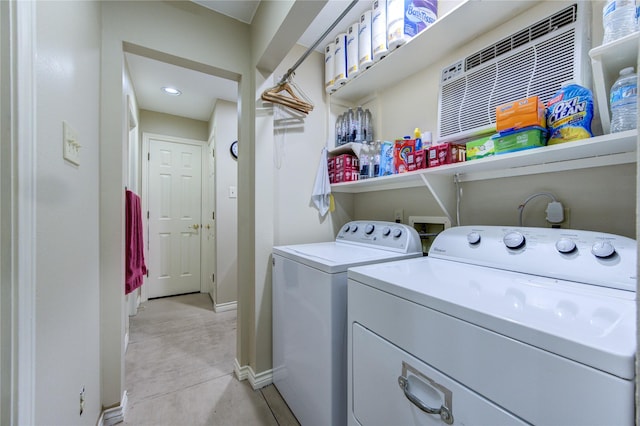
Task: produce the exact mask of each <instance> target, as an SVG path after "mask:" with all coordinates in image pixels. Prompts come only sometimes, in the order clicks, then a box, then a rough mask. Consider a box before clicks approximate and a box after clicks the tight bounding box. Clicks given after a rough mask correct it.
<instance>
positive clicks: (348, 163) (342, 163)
mask: <svg viewBox="0 0 640 426" xmlns="http://www.w3.org/2000/svg"><path fill="white" fill-rule="evenodd" d="M334 159H335V163H336V165H335V169H336V170H337V171H338V170H346V169H349V170H353V169H358V170H359V167H358V157H356V156H355V155H352V154H342V155H338V156H336V157H334Z"/></svg>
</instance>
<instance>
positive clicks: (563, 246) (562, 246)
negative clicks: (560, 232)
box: [556, 238, 576, 253]
mask: <svg viewBox="0 0 640 426" xmlns="http://www.w3.org/2000/svg"><path fill="white" fill-rule="evenodd" d="M575 249H576V242H575V241H573V240H571V239H569V238H560V239H559V240H558V241H556V250H558V251H559V252H560V253H571V252H572V251H574V250H575Z"/></svg>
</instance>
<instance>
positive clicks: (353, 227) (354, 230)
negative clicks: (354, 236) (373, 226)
mask: <svg viewBox="0 0 640 426" xmlns="http://www.w3.org/2000/svg"><path fill="white" fill-rule="evenodd" d="M351 232H353V233H355V232H358V225H353V226H352V227H351Z"/></svg>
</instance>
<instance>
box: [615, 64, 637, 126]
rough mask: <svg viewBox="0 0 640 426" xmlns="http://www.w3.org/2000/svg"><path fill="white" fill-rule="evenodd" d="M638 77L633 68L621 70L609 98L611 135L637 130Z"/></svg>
mask: <svg viewBox="0 0 640 426" xmlns="http://www.w3.org/2000/svg"><path fill="white" fill-rule="evenodd" d="M637 102H638V76H637V75H636V73H634V72H633V68H632V67H629V68H624V69H622V70H620V75H619V77H618V79H617V80H616V82H615V83H613V86H612V87H611V94H610V96H609V105H610V107H611V133H616V132H624V131H625V130H632V129H635V128H636V127H637V125H638V103H637Z"/></svg>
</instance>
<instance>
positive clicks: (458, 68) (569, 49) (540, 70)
mask: <svg viewBox="0 0 640 426" xmlns="http://www.w3.org/2000/svg"><path fill="white" fill-rule="evenodd" d="M541 4H542V6H541V7H540V8H536V10H535V11H534V10H530V11H527V12H526V14H527V18H528V22H531V21H534V23H533V24H530V25H528V26H527V27H524V28H519V29H518V30H517V31H515V32H514V33H512V34H511V35H510V36H507V37H505V38H503V39H501V40H498V41H496V42H495V43H493V44H490V45H488V46H485V47H483V48H482V49H479V50H478V51H476V52H474V53H472V54H470V55H468V56H466V57H465V58H463V59H460V60H459V61H457V62H456V63H454V64H452V65H450V66H448V67H446V68H444V69H443V70H442V73H441V78H440V93H439V97H438V139H439V140H440V141H446V140H456V139H461V138H465V137H469V136H472V135H476V134H481V133H486V132H494V131H495V123H496V114H495V111H496V107H497V106H498V105H502V104H504V103H506V102H512V101H515V100H518V99H523V98H526V97H529V96H533V95H538V96H540V98H541V100H542V101H543V102H545V104H546V102H547V101H548V100H549V99H550V98H551V97H552V96H553V95H554V94H555V93H556V92H557V91H558V90H559V89H560V85H561V83H562V82H564V81H568V80H575V81H576V82H578V83H580V84H582V85H585V86H587V87H590V85H591V64H590V61H589V55H588V51H589V49H590V48H591V34H590V32H589V28H591V7H592V5H591V3H590V2H575V3H573V4H571V3H568V2H541ZM567 5H568V6H567Z"/></svg>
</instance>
